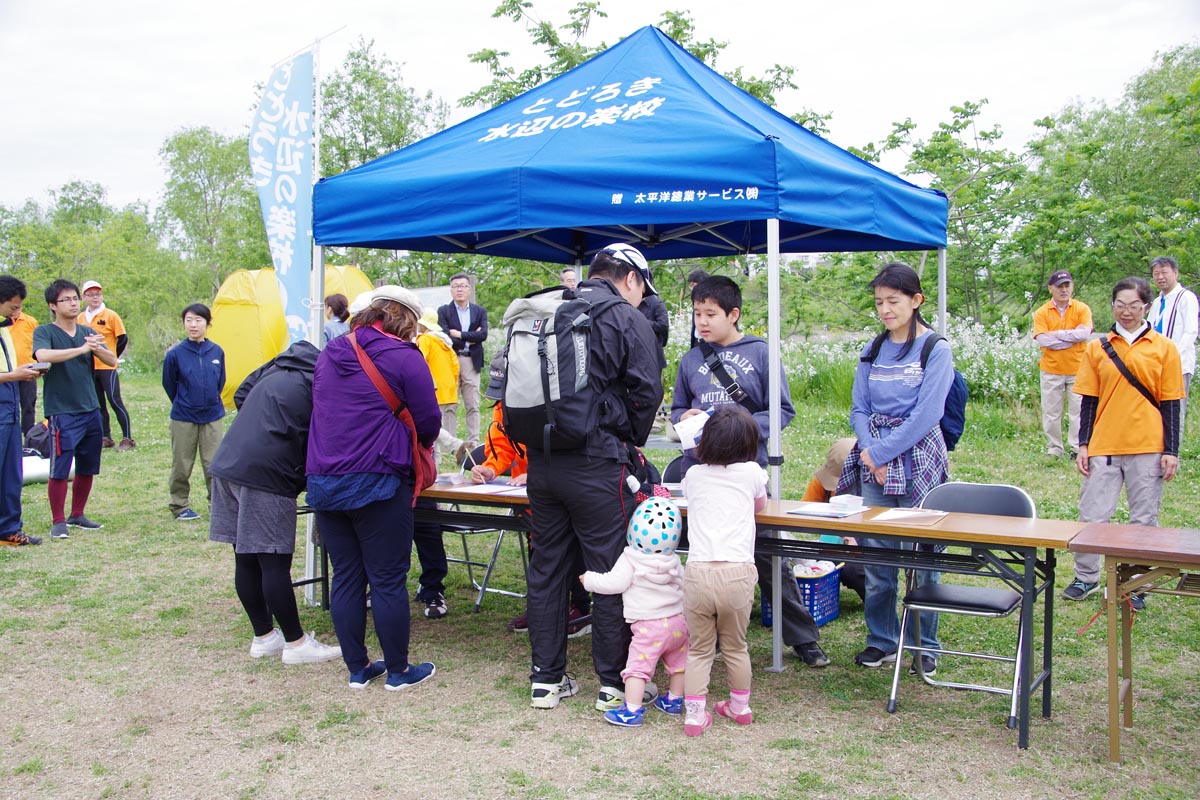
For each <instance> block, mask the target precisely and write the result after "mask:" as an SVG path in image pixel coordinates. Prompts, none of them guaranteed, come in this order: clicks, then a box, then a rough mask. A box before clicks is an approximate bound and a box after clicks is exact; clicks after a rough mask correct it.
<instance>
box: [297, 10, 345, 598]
mask: <svg viewBox="0 0 1200 800" xmlns="http://www.w3.org/2000/svg"><path fill="white" fill-rule="evenodd" d="M339 30H340V29H339ZM321 110H322V109H321V40H320V39H318V40H317V41H316V42H314V43H313V124H312V155H313V169H312V179H313V183H314V184H315V183H316V182H317V181H318V180H319V179H320V177H321ZM312 196H313V193H312V191H311V190H309V193H308V202H310V203H311V202H312ZM308 236H309V241H310V242H311V243H312V281H311V283H310V284H309V294H308V296H309V303H308V341H309V342H311V343H312V344H313V346H315V347H317V348H320V347H321V340H322V339H323V338H324V337H322V336H321V331H322V330H323V329H324V324H323V323H324V321H325V320H324V317H325V248H324V247H322V246H321V245H319V244H317V243H316V241H315V240H313V238H312V231H311V230H310V231H309V232H308ZM315 527H316V517H315V515H313V514H305V515H304V577H305V578H306V579H308V580H312V579H313V578H315V577H317V568H318V558H317V548H316V546H315V545H314V544H313V534H314V532H315V531H314V528H315ZM304 602H305V603H307V604H308V605H310V606H315V605H317V604H318V603H319V602H320V601H319V600H318V599H317V584H315V583H309V584H305V586H304Z"/></svg>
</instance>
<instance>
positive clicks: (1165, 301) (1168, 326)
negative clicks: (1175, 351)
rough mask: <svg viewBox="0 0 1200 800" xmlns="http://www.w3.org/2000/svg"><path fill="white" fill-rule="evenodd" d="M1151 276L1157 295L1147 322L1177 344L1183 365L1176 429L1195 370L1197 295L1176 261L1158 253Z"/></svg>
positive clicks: (1199, 317) (1199, 306)
mask: <svg viewBox="0 0 1200 800" xmlns="http://www.w3.org/2000/svg"><path fill="white" fill-rule="evenodd" d="M1150 277H1151V278H1152V279H1153V282H1154V285H1155V286H1157V287H1158V297H1156V298H1154V300H1153V302H1151V303H1150V314H1149V321H1150V326H1151V327H1152V328H1154V330H1156V331H1157V332H1159V333H1161V334H1162V335H1163V336H1166V337H1167V338H1168V339H1170V340H1171V341H1172V342H1174V343H1175V346H1176V347H1177V348H1179V360H1180V362H1181V363H1182V365H1183V392H1184V394H1183V402H1182V403H1180V404H1179V432H1180V435H1182V434H1183V431H1184V422H1185V421H1186V419H1187V392H1188V390H1189V389H1191V388H1192V375H1193V374H1194V373H1195V372H1196V328H1197V326H1198V325H1200V304H1198V303H1197V301H1196V295H1195V294H1193V293H1192V292H1191V290H1189V289H1185V288H1183V284H1181V283H1180V282H1179V262H1177V261H1176V260H1175V259H1173V258H1171V257H1170V256H1159V257H1158V258H1156V259H1154V260H1153V261H1151V262H1150Z"/></svg>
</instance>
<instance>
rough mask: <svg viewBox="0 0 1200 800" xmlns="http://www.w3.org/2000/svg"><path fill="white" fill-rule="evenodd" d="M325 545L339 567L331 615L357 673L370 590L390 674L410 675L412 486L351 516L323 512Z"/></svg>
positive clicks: (363, 652)
mask: <svg viewBox="0 0 1200 800" xmlns="http://www.w3.org/2000/svg"><path fill="white" fill-rule="evenodd" d="M317 525H318V526H319V527H320V531H321V541H322V542H323V543H324V545H325V549H326V550H327V551H328V552H329V560H330V561H331V562H332V565H333V582H332V586H331V588H330V597H329V613H330V615H331V616H332V617H333V629H334V631H336V632H337V638H338V644H340V645H341V647H342V660H343V661H345V662H346V668H347V669H349V670H350V671H351V672H357V671H358V670H360V669H362V668H363V667H365V666H367V664H369V663H370V659H369V658H368V657H367V645H366V634H367V584H368V583H370V585H371V616H372V617H373V618H374V620H375V634H376V636H378V637H379V646H380V648H382V650H383V659H384V661H386V662H387V669H388V672H392V673H394V672H404V670H406V669H408V636H409V625H410V622H409V618H408V614H409V606H408V568H409V563H410V560H411V557H412V536H413V514H412V484H409V483H403V484H401V485H400V488H399V489H398V490H397V491H396V494H395V495H393V496H392V497H390V498H388V499H387V500H377V501H375V502H374V503H369V504H367V505H365V506H363V507H362V508H355V509H351V510H349V511H318V512H317Z"/></svg>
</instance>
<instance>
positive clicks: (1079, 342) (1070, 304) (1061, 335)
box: [1033, 269, 1092, 458]
mask: <svg viewBox="0 0 1200 800" xmlns="http://www.w3.org/2000/svg"><path fill="white" fill-rule="evenodd" d="M1046 285H1047V286H1048V287H1049V288H1050V299H1049V300H1047V301H1046V303H1045V305H1043V306H1042V307H1041V308H1039V309H1038V310H1037V311H1035V312H1033V338H1034V341H1036V342H1037V343H1038V346H1039V347H1041V348H1042V358H1041V360H1040V361H1039V362H1038V369H1039V370H1040V371H1041V379H1042V380H1041V384H1042V430H1043V431H1045V433H1046V453H1047V454H1049V455H1051V456H1062V455H1063V453H1064V451H1063V442H1062V412H1063V403H1064V402H1066V403H1067V406H1068V410H1067V415H1068V417H1067V446H1068V448H1069V449H1068V450H1067V451H1066V454H1067V455H1068V456H1069V457H1070V458H1075V453H1076V452H1077V451H1078V450H1079V407H1080V400H1081V397H1080V395H1077V394H1075V393H1074V392H1073V391H1071V388H1072V387H1073V386H1074V385H1075V373H1076V371H1078V369H1079V362H1080V361H1081V360H1082V359H1083V350H1084V345H1085V344H1086V342H1087V340H1088V337H1090V336H1091V335H1092V309H1090V308H1088V306H1087V304H1086V303H1083V302H1081V301H1079V300H1075V299H1074V298H1073V297H1072V296H1071V295H1072V294H1073V293H1074V291H1075V280H1074V278H1072V277H1071V273H1069V272H1067V271H1066V270H1065V269H1060V270H1058V271H1057V272H1054V273H1052V274H1051V275H1050V280H1049V281H1047V282H1046Z"/></svg>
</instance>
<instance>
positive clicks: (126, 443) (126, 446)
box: [110, 436, 137, 453]
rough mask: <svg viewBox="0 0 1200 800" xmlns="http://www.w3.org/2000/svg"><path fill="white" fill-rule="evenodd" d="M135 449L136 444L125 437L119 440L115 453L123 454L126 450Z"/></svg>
mask: <svg viewBox="0 0 1200 800" xmlns="http://www.w3.org/2000/svg"><path fill="white" fill-rule="evenodd" d="M110 441H111V440H110ZM135 447H137V442H135V441H134V440H133V439H130V438H129V437H128V436H126V437H125V438H124V439H122V440H121V443H120V444H118V445H117V451H118V452H121V453H123V452H125V451H126V450H132V449H133V448H135Z"/></svg>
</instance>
